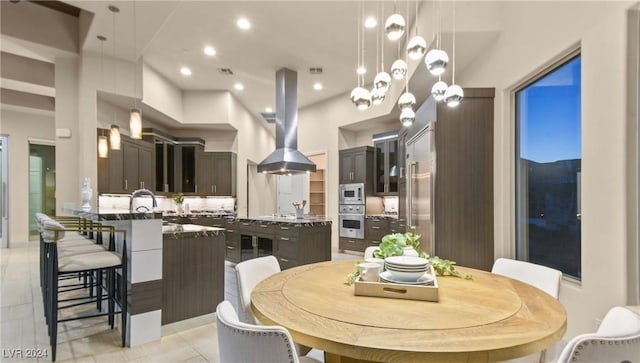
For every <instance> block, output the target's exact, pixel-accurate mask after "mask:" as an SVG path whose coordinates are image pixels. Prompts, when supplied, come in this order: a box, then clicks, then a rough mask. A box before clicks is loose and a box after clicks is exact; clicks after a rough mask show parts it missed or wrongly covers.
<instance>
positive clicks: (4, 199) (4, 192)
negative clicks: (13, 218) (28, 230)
mask: <svg viewBox="0 0 640 363" xmlns="http://www.w3.org/2000/svg"><path fill="white" fill-rule="evenodd" d="M0 208H2V218H7V219H8V218H9V201H8V200H7V183H6V182H2V205H1V206H0Z"/></svg>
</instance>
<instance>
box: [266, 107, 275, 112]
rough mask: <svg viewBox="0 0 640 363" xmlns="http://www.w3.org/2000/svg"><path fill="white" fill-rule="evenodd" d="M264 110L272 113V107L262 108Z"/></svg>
mask: <svg viewBox="0 0 640 363" xmlns="http://www.w3.org/2000/svg"><path fill="white" fill-rule="evenodd" d="M264 112H266V113H272V112H273V108H271V107H266V108H265V109H264Z"/></svg>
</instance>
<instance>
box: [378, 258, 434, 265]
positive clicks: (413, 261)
mask: <svg viewBox="0 0 640 363" xmlns="http://www.w3.org/2000/svg"><path fill="white" fill-rule="evenodd" d="M384 261H385V263H386V262H388V263H389V264H391V265H396V266H405V267H416V266H427V265H428V264H429V260H427V259H426V258H422V257H415V256H391V257H387V258H385V259H384Z"/></svg>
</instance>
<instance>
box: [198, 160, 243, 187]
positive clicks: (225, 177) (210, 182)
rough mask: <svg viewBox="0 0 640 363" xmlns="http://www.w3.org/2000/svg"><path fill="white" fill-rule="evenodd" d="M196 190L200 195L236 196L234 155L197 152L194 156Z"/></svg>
mask: <svg viewBox="0 0 640 363" xmlns="http://www.w3.org/2000/svg"><path fill="white" fill-rule="evenodd" d="M196 165H197V172H196V188H195V192H196V193H197V194H201V195H219V196H234V195H235V194H236V190H235V185H236V155H235V154H234V153H230V152H199V153H198V154H197V156H196Z"/></svg>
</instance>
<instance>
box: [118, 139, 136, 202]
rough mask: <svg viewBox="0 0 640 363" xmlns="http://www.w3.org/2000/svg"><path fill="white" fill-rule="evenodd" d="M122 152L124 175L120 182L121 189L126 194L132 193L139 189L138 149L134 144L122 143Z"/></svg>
mask: <svg viewBox="0 0 640 363" xmlns="http://www.w3.org/2000/svg"><path fill="white" fill-rule="evenodd" d="M122 151H123V165H124V175H123V180H122V183H123V188H124V191H125V192H126V193H131V192H132V191H134V190H136V189H139V188H140V185H139V181H140V170H139V167H140V165H139V162H138V160H139V158H140V149H139V148H138V146H137V145H135V144H131V143H128V142H123V143H122Z"/></svg>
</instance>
